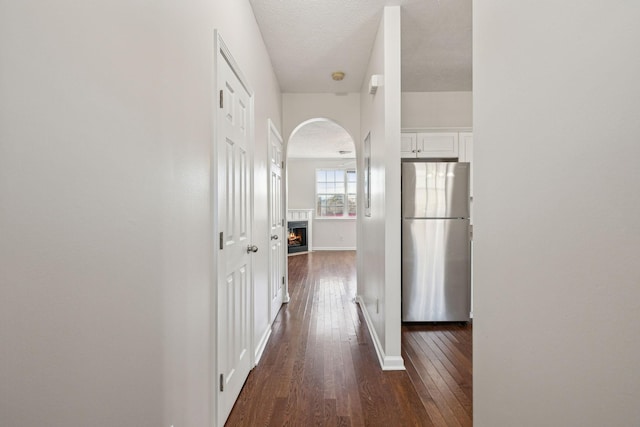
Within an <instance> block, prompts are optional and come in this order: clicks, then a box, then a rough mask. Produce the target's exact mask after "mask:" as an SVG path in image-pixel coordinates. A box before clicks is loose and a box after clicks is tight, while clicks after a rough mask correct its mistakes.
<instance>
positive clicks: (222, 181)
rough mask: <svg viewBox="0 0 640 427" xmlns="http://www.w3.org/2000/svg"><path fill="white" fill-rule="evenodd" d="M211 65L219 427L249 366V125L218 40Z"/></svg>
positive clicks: (244, 94) (244, 100) (247, 101)
mask: <svg viewBox="0 0 640 427" xmlns="http://www.w3.org/2000/svg"><path fill="white" fill-rule="evenodd" d="M216 40H218V48H217V61H216V75H217V77H216V80H217V90H218V92H217V95H218V105H217V106H216V107H217V108H216V110H217V115H216V133H217V135H216V145H215V146H216V155H215V157H214V159H215V162H216V168H217V181H218V184H217V219H218V223H217V226H218V231H219V236H218V245H217V246H218V258H217V266H218V275H217V277H218V280H217V299H218V305H217V307H218V318H217V362H218V371H217V372H218V378H217V380H218V381H219V384H217V386H218V390H219V391H218V405H217V409H218V410H217V413H218V415H217V418H218V425H224V421H225V420H226V419H227V417H228V416H229V413H230V412H231V408H232V407H233V404H234V402H235V400H236V398H237V397H238V394H239V393H240V390H241V389H242V386H243V385H244V382H245V380H246V378H247V376H248V375H249V371H250V370H251V368H252V360H251V318H252V316H251V307H252V304H251V302H252V300H251V299H252V295H253V293H252V288H253V286H252V270H251V253H252V252H250V248H251V246H252V241H251V224H252V218H251V215H252V213H251V197H252V185H253V179H252V161H251V159H252V155H251V154H252V152H251V150H252V145H251V143H250V142H251V141H250V140H251V133H250V128H251V126H252V121H253V116H252V115H253V110H252V104H251V102H252V97H251V95H250V91H249V90H248V89H247V87H246V86H245V85H243V82H242V79H241V78H240V77H238V76H239V75H241V74H239V71H238V70H237V67H236V66H235V63H234V61H233V59H232V58H231V56H230V54H229V53H228V51H227V50H226V48H225V47H224V44H223V43H222V42H221V40H220V39H219V38H217V39H216Z"/></svg>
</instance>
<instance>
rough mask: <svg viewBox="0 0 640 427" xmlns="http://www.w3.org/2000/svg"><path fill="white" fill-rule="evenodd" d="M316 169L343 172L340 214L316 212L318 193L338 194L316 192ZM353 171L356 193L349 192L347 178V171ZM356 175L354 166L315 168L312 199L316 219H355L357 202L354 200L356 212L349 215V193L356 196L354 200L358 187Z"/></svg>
mask: <svg viewBox="0 0 640 427" xmlns="http://www.w3.org/2000/svg"><path fill="white" fill-rule="evenodd" d="M318 171H342V172H343V173H344V211H343V213H342V215H329V216H323V215H320V214H319V213H318V195H319V194H338V193H318ZM349 172H353V173H355V174H356V193H349V180H348V173H349ZM357 176H358V171H357V170H356V168H353V167H351V168H335V167H327V168H316V170H315V173H314V175H313V185H314V187H315V200H314V211H315V216H316V218H317V219H329V220H345V219H347V220H349V219H350V220H355V219H356V218H357V216H358V209H357V202H356V214H355V215H353V216H350V215H349V194H354V195H355V196H356V200H357V197H358V193H357V191H358V187H357Z"/></svg>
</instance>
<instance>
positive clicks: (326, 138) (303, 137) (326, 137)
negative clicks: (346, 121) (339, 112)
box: [287, 119, 356, 159]
mask: <svg viewBox="0 0 640 427" xmlns="http://www.w3.org/2000/svg"><path fill="white" fill-rule="evenodd" d="M340 151H347V153H345V154H340ZM287 157H289V158H300V159H307V158H322V159H333V158H337V159H352V158H355V157H356V152H355V145H354V143H353V140H352V139H351V136H350V135H349V134H348V133H347V131H345V130H344V129H343V128H342V127H341V126H339V125H337V124H335V123H334V122H332V121H330V120H325V119H317V120H314V121H310V122H307V123H305V124H304V125H302V126H301V127H300V128H298V129H297V130H296V131H295V132H294V133H293V134H292V135H291V138H290V139H289V145H288V147H287Z"/></svg>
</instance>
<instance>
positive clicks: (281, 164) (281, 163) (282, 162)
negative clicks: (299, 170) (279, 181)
mask: <svg viewBox="0 0 640 427" xmlns="http://www.w3.org/2000/svg"><path fill="white" fill-rule="evenodd" d="M280 167H281V168H282V169H284V160H283V161H281V162H280Z"/></svg>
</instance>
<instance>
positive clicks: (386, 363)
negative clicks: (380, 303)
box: [356, 295, 405, 371]
mask: <svg viewBox="0 0 640 427" xmlns="http://www.w3.org/2000/svg"><path fill="white" fill-rule="evenodd" d="M356 302H357V303H358V305H359V306H360V310H362V315H363V316H364V320H365V322H366V323H367V328H368V329H369V335H370V336H371V340H372V341H373V347H374V348H375V349H376V354H377V355H378V362H379V363H380V367H381V368H382V370H383V371H404V370H405V367H404V359H403V358H402V356H386V355H385V354H384V348H383V347H382V344H381V343H380V338H378V334H377V332H376V330H375V328H374V327H373V321H372V320H371V316H369V311H368V310H367V306H366V305H365V304H364V301H363V300H362V297H361V296H360V295H358V296H357V297H356Z"/></svg>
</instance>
